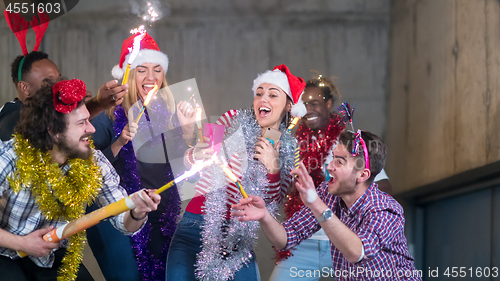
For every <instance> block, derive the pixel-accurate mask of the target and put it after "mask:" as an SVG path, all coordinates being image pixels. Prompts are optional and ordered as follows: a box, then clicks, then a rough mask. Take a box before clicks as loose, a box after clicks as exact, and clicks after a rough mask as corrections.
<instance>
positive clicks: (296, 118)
mask: <svg viewBox="0 0 500 281" xmlns="http://www.w3.org/2000/svg"><path fill="white" fill-rule="evenodd" d="M299 119H300V118H299V117H294V118H293V119H292V122H290V125H288V131H289V132H290V131H291V130H292V129H293V127H295V125H297V122H299Z"/></svg>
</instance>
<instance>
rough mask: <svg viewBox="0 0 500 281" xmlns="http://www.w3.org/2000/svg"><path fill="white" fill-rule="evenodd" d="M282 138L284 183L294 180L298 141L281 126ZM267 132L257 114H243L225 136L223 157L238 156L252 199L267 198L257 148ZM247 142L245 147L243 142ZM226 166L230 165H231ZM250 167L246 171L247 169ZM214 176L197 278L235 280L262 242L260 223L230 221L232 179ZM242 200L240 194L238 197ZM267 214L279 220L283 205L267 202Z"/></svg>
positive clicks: (214, 170) (215, 170)
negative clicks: (294, 157) (229, 200)
mask: <svg viewBox="0 0 500 281" xmlns="http://www.w3.org/2000/svg"><path fill="white" fill-rule="evenodd" d="M280 131H281V132H282V135H281V138H280V141H281V145H280V150H279V158H280V159H279V160H280V168H281V169H280V177H281V178H280V181H281V184H283V182H284V181H285V179H287V178H288V179H290V177H291V176H290V171H291V170H292V168H293V164H294V160H293V153H294V149H295V144H296V140H295V138H293V137H292V136H291V135H290V134H289V133H288V130H287V129H286V126H285V125H284V124H281V126H280ZM261 133H262V128H261V127H260V125H259V124H258V123H257V119H256V118H255V113H254V111H253V110H252V109H251V108H250V109H240V110H238V113H237V115H236V118H233V119H232V121H231V125H230V126H229V127H227V128H226V130H225V133H224V142H223V150H221V152H222V151H224V154H225V155H222V153H221V155H220V156H221V157H222V158H225V159H229V158H230V156H231V155H238V156H239V157H238V159H239V160H240V161H241V164H242V166H243V169H242V171H244V173H243V176H242V178H241V184H242V186H243V188H244V189H245V191H246V192H247V193H248V194H251V195H256V196H259V197H261V198H265V196H264V195H265V189H266V186H267V185H268V184H269V181H268V178H267V170H266V167H265V166H264V164H262V163H261V162H260V161H259V160H255V159H254V155H255V144H256V143H257V141H258V137H260V136H261ZM243 140H244V142H243ZM226 161H227V160H226ZM245 167H246V170H245V169H244V168H245ZM206 172H207V174H209V175H210V178H209V182H210V185H211V192H210V193H209V194H207V195H206V200H205V216H204V218H205V221H204V223H203V225H202V228H203V230H202V241H203V243H202V250H201V252H200V253H199V254H198V257H197V263H196V276H197V278H198V279H199V280H202V281H219V280H220V281H226V280H229V279H233V278H234V274H235V273H236V272H237V271H238V270H239V269H241V268H242V267H243V266H245V265H247V264H248V262H249V261H250V260H251V258H252V250H253V247H254V245H255V244H256V242H257V232H258V230H259V227H260V226H259V223H258V222H254V221H251V222H239V221H238V220H237V219H233V218H232V219H230V220H227V219H226V218H225V215H226V212H227V193H226V186H227V178H226V176H225V174H224V172H223V171H222V169H220V168H219V167H218V166H215V165H213V166H211V167H209V168H208V170H207V171H206ZM238 196H239V198H238V200H239V199H241V197H242V196H241V194H238ZM266 203H267V208H268V210H269V212H270V213H271V214H273V215H274V214H275V213H276V212H277V210H278V208H279V207H280V205H281V204H282V203H283V198H280V200H279V202H276V201H273V202H268V201H266Z"/></svg>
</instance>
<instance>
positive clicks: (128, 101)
mask: <svg viewBox="0 0 500 281" xmlns="http://www.w3.org/2000/svg"><path fill="white" fill-rule="evenodd" d="M136 72H137V68H134V69H132V70H130V75H129V78H128V82H127V84H128V92H127V93H126V94H125V96H124V97H123V102H122V106H123V109H124V110H125V114H126V115H128V111H129V109H130V108H131V107H132V106H133V105H134V104H136V103H137V101H138V100H139V99H138V98H137V96H138V93H137V84H136V83H135V73H136ZM160 89H165V90H163V91H160V92H159V93H160V94H159V96H160V97H161V98H163V100H164V101H165V103H166V105H167V109H168V110H169V111H170V113H171V115H170V120H168V121H169V122H168V123H169V124H168V126H169V128H170V129H173V124H172V117H173V116H174V113H175V109H176V108H175V100H174V96H173V94H172V92H171V91H170V89H169V87H168V84H167V78H165V76H163V81H162V83H161V86H160ZM136 106H139V104H137V105H136ZM114 112H115V106H113V107H112V108H110V109H108V110H106V115H108V116H109V117H110V118H111V119H113V120H115V115H114Z"/></svg>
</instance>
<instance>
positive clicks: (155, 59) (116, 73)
mask: <svg viewBox="0 0 500 281" xmlns="http://www.w3.org/2000/svg"><path fill="white" fill-rule="evenodd" d="M137 36H142V39H141V41H140V43H141V44H140V51H139V53H138V54H137V57H136V58H135V59H134V60H133V62H132V64H131V65H130V70H132V69H134V68H136V67H137V66H138V65H141V64H143V63H148V62H149V63H157V64H159V65H161V67H162V68H163V71H164V72H165V73H166V72H167V69H168V57H167V55H166V54H164V53H162V52H161V51H160V48H159V47H158V44H156V41H155V40H154V39H153V37H151V36H150V35H149V34H148V33H147V32H146V31H145V30H141V31H139V32H137V33H136V34H133V35H132V36H130V37H129V38H127V39H125V41H123V44H122V52H121V55H120V64H117V65H115V66H114V67H113V69H112V70H111V74H112V75H113V77H114V78H116V79H121V78H122V77H123V74H124V73H125V69H126V68H127V63H128V60H129V58H130V56H131V55H132V54H131V53H132V50H133V46H134V39H135V38H136V37H137Z"/></svg>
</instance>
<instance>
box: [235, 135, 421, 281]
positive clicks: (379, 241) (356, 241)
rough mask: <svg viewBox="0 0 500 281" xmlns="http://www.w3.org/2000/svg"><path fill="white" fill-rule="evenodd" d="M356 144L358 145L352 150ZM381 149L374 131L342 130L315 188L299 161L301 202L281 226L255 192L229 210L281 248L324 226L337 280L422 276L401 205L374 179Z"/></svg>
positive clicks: (380, 163)
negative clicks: (254, 223) (256, 226)
mask: <svg viewBox="0 0 500 281" xmlns="http://www.w3.org/2000/svg"><path fill="white" fill-rule="evenodd" d="M355 143H356V144H360V145H359V146H357V148H358V149H357V151H354V152H353V144H355ZM386 150H387V148H386V146H385V144H384V143H383V141H382V140H381V139H380V138H379V137H377V136H376V135H373V134H371V133H369V132H362V133H360V134H359V135H356V134H354V133H351V132H346V131H344V132H342V134H341V135H340V137H339V144H338V145H337V146H336V147H335V149H334V150H333V160H332V161H331V162H330V164H329V165H328V168H327V169H328V171H329V173H330V175H331V178H330V180H328V181H325V182H323V183H322V184H320V186H319V187H318V190H316V188H315V186H314V182H313V179H312V178H311V177H310V176H309V174H308V171H307V169H306V167H305V166H304V165H303V164H302V163H301V165H300V167H299V168H298V169H294V170H292V172H291V174H292V175H296V176H297V181H296V183H295V186H296V188H297V190H298V191H299V193H300V197H301V198H302V201H303V202H304V206H302V208H301V209H300V210H299V211H298V212H296V213H295V214H294V215H293V216H292V217H291V218H289V219H288V220H286V221H285V222H283V223H282V224H280V223H279V222H278V221H276V219H275V218H274V217H272V216H271V215H270V213H269V212H268V211H267V209H266V208H265V205H264V204H263V201H262V199H261V198H259V197H256V196H250V198H248V199H241V201H240V204H239V205H233V209H235V210H236V211H234V212H233V213H232V214H233V216H237V217H239V220H240V221H250V220H255V221H259V222H260V225H261V227H262V229H263V231H264V233H265V235H266V236H267V238H268V239H269V241H271V243H272V244H273V246H274V247H275V248H276V249H280V250H281V249H290V248H292V247H294V246H296V245H298V244H300V243H301V242H302V241H303V240H305V239H307V238H309V237H311V236H312V235H313V234H314V233H315V232H317V231H318V230H319V228H320V227H321V228H323V230H324V231H325V233H326V235H327V236H328V238H329V240H330V246H331V255H332V261H333V267H332V268H331V271H330V273H331V275H328V276H330V277H335V278H336V279H337V280H421V272H420V271H418V270H416V269H415V266H414V261H413V258H412V257H411V255H410V253H409V252H408V247H407V242H406V238H405V236H404V223H405V219H404V215H403V208H402V207H401V205H399V203H398V202H397V201H396V200H395V199H394V198H392V197H391V196H390V195H387V194H386V193H384V192H381V191H380V190H379V189H378V188H377V184H376V183H374V179H375V176H376V175H377V174H378V173H379V172H380V171H381V170H382V167H384V165H385V161H386V154H387V152H386ZM351 153H354V154H351ZM366 160H368V161H366ZM327 272H328V271H327ZM323 277H326V276H323Z"/></svg>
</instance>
